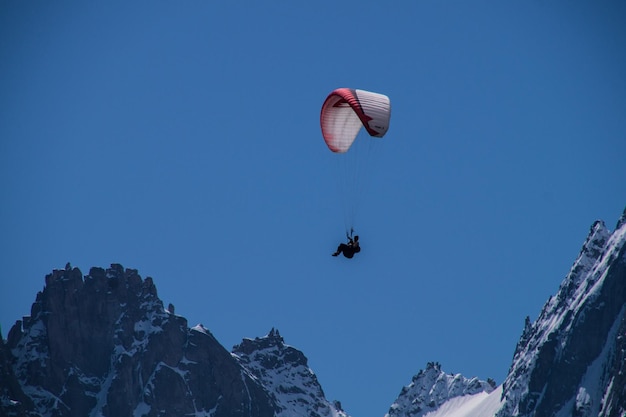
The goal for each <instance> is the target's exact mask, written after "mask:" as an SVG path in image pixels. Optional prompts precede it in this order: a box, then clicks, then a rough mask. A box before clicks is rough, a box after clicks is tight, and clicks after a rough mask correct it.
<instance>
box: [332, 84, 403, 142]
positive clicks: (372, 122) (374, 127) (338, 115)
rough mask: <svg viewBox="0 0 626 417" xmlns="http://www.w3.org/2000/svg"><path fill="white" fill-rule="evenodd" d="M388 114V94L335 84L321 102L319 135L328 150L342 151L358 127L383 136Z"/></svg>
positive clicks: (389, 112)
mask: <svg viewBox="0 0 626 417" xmlns="http://www.w3.org/2000/svg"><path fill="white" fill-rule="evenodd" d="M390 116H391V103H390V101H389V97H387V96H385V95H383V94H378V93H372V92H370V91H365V90H357V89H351V88H338V89H336V90H334V91H333V92H332V93H330V94H329V95H328V97H327V98H326V101H324V104H323V105H322V111H321V115H320V124H321V126H322V136H324V141H326V145H328V148H329V149H330V150H331V151H333V152H336V153H344V152H347V151H348V149H350V146H352V143H353V142H354V139H355V138H356V136H357V134H358V133H359V130H360V129H361V127H364V128H365V130H366V131H367V133H369V135H370V136H373V137H377V138H382V137H383V136H385V133H387V130H388V129H389V118H390Z"/></svg>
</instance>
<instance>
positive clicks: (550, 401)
mask: <svg viewBox="0 0 626 417" xmlns="http://www.w3.org/2000/svg"><path fill="white" fill-rule="evenodd" d="M490 382H491V383H489V384H486V383H484V382H481V381H478V380H476V379H471V380H468V379H466V378H464V377H462V376H461V375H453V374H449V375H448V374H445V373H443V371H442V370H441V367H440V366H439V365H438V364H434V363H429V364H428V366H427V368H426V370H424V371H420V373H418V374H417V375H416V376H414V377H413V380H412V382H411V384H410V385H408V386H405V387H404V388H403V389H402V391H401V392H400V395H399V396H398V398H397V399H396V401H395V402H394V403H393V404H392V406H391V408H390V410H389V413H388V414H387V417H420V416H426V415H427V416H428V417H493V416H494V415H495V416H496V417H624V416H626V210H625V211H624V213H623V214H622V216H621V218H620V219H619V221H618V222H617V226H616V228H615V230H614V231H613V232H611V231H609V229H608V228H607V227H606V225H605V223H604V222H602V221H596V222H594V223H593V225H592V226H591V228H590V230H589V234H588V235H587V238H586V240H585V242H584V244H583V246H582V249H581V250H580V253H579V254H578V257H577V258H576V261H575V262H574V264H573V266H572V268H571V269H570V271H569V273H568V274H567V275H566V277H565V279H564V280H563V282H562V283H561V285H560V287H559V290H558V292H557V294H556V295H555V296H554V297H550V298H549V300H548V301H547V303H546V304H545V306H544V307H543V309H542V311H541V313H540V315H539V317H538V318H537V320H535V322H531V320H530V318H529V317H526V320H525V325H524V329H523V331H522V335H521V337H520V340H519V342H518V343H517V346H516V348H515V352H514V356H513V363H512V364H511V367H510V370H509V373H508V376H507V378H506V379H505V381H504V383H503V384H502V385H501V386H499V387H495V389H494V387H493V385H494V384H493V383H492V381H490Z"/></svg>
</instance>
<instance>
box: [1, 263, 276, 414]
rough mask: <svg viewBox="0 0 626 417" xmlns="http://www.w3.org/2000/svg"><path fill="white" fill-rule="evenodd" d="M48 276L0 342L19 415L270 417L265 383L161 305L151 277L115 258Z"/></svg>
mask: <svg viewBox="0 0 626 417" xmlns="http://www.w3.org/2000/svg"><path fill="white" fill-rule="evenodd" d="M45 282H46V286H45V288H44V290H43V291H42V292H40V293H39V294H37V298H36V301H35V302H34V303H33V306H32V308H31V316H30V317H24V319H23V320H18V322H17V323H16V324H15V325H14V326H13V328H12V329H11V331H10V333H9V336H8V340H7V346H6V349H4V348H3V349H2V354H3V355H8V356H9V359H8V360H6V361H4V363H7V362H8V363H9V364H10V369H9V371H10V372H11V373H12V374H13V376H14V380H16V381H18V383H19V385H20V387H21V388H22V390H23V392H24V393H27V394H28V397H29V399H30V401H31V402H32V404H31V405H30V406H28V408H29V409H27V410H24V412H25V413H27V412H28V413H31V414H33V415H40V416H50V415H52V413H54V415H55V416H59V417H64V416H85V415H101V416H121V415H143V416H157V415H165V416H167V415H172V416H174V415H208V413H210V414H211V415H212V416H215V417H218V416H221V417H240V416H241V417H244V416H245V417H248V416H257V417H265V416H267V417H270V416H273V415H274V411H275V405H274V404H273V403H272V400H271V398H270V397H269V396H268V394H267V392H266V390H265V388H264V387H262V386H261V385H259V384H258V382H257V381H255V380H254V379H252V378H251V377H250V376H249V375H248V374H247V373H246V372H245V370H243V369H242V368H241V366H240V365H239V364H238V363H237V361H235V360H234V359H233V358H232V356H231V355H230V353H229V352H228V351H226V350H225V349H224V348H223V347H222V346H221V345H220V344H219V343H218V342H217V341H216V340H215V338H214V337H213V336H212V335H211V334H210V333H209V332H202V331H195V330H192V329H189V328H188V327H187V321H186V320H185V319H184V318H183V317H180V316H176V315H174V314H172V313H171V311H166V310H165V309H164V308H163V303H162V301H161V300H160V299H159V298H158V297H157V291H156V287H155V286H154V283H153V281H152V279H151V278H146V279H142V278H141V277H140V276H139V274H138V273H137V271H136V270H133V269H124V268H123V267H122V266H121V265H118V264H113V265H111V267H110V268H108V269H103V268H91V270H90V272H89V274H88V275H86V276H85V277H83V276H82V274H81V272H80V270H78V269H77V268H71V266H70V265H66V268H65V269H63V270H55V271H53V272H52V273H51V274H49V275H48V276H46V279H45ZM171 310H173V309H171ZM1 347H2V346H0V348H1ZM0 365H2V364H1V363H0ZM0 393H1V392H0ZM18 394H19V393H18ZM7 395H8V394H7ZM5 400H6V401H5ZM11 401H14V400H12V399H11V398H2V399H0V402H2V403H7V402H8V403H10V404H12V403H11ZM23 404H26V403H25V402H24V403H23ZM13 408H15V407H13ZM24 415H25V414H24Z"/></svg>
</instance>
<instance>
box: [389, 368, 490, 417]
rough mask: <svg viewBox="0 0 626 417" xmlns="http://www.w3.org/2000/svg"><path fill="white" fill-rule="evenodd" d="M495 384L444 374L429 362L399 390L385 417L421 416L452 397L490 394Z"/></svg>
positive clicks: (458, 375) (459, 375)
mask: <svg viewBox="0 0 626 417" xmlns="http://www.w3.org/2000/svg"><path fill="white" fill-rule="evenodd" d="M495 387H496V383H495V381H493V380H492V379H488V380H487V381H481V380H480V379H478V378H471V379H468V378H465V377H464V376H463V375H461V374H446V373H445V372H444V371H443V370H442V369H441V365H440V364H439V363H436V362H429V363H428V364H427V365H426V369H425V370H420V371H419V373H418V374H417V375H415V376H413V378H412V380H411V383H410V384H409V385H407V386H405V387H403V388H402V391H400V394H399V395H398V398H397V399H396V401H395V402H394V403H393V404H392V405H391V407H390V408H389V412H388V413H387V415H386V417H401V416H411V417H422V416H425V415H427V414H428V413H430V412H432V411H435V410H437V409H438V408H439V407H440V406H441V405H442V404H444V403H445V402H447V401H449V400H450V399H453V398H456V397H462V396H465V395H475V394H478V393H481V392H485V393H490V392H492V391H493V390H494V388H495Z"/></svg>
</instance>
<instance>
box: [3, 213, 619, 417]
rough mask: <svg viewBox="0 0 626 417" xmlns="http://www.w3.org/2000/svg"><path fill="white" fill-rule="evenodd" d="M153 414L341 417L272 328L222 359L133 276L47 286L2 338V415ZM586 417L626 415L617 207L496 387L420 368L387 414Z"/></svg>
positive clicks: (209, 339) (66, 279)
mask: <svg viewBox="0 0 626 417" xmlns="http://www.w3.org/2000/svg"><path fill="white" fill-rule="evenodd" d="M157 415H158V416H180V415H186V416H198V417H200V416H201V417H209V416H210V417H266V416H267V417H270V416H271V417H274V416H276V417H288V416H289V417H291V416H295V417H298V416H312V417H347V415H346V413H345V412H344V411H343V410H342V409H341V405H340V404H339V402H330V401H328V400H327V399H326V398H325V396H324V392H323V390H322V387H321V385H320V384H319V382H318V381H317V378H316V376H315V374H314V373H313V371H312V370H311V369H310V368H309V367H308V365H307V359H306V357H305V356H304V354H303V353H302V352H300V351H299V350H297V349H295V348H294V347H291V346H289V345H286V344H285V343H284V340H283V338H282V336H281V335H280V334H279V332H278V331H277V330H275V329H272V330H271V331H270V332H269V333H268V334H267V335H266V336H263V337H258V338H256V339H244V340H243V341H242V342H241V343H240V344H239V345H237V346H235V347H234V348H233V351H232V353H231V352H228V351H227V350H226V349H224V347H223V346H222V345H220V343H219V342H218V341H217V340H216V339H215V338H214V337H213V335H212V334H211V332H210V331H209V330H207V329H206V328H204V327H203V326H201V325H198V326H195V327H193V328H189V327H188V326H187V320H186V319H185V318H183V317H180V316H177V315H176V314H174V306H172V305H170V306H168V308H164V306H163V302H162V301H161V300H160V299H159V298H158V296H157V292H156V287H155V286H154V283H153V282H152V279H151V278H149V277H148V278H146V279H142V278H141V277H140V276H139V275H138V273H137V271H136V270H133V269H124V268H123V267H122V266H120V265H116V264H114V265H111V268H109V269H106V270H105V269H102V268H92V269H91V270H90V272H89V274H88V275H86V276H84V277H83V275H82V273H81V272H80V270H78V269H77V268H71V267H70V265H69V264H68V265H67V266H66V268H65V269H63V270H55V271H53V273H51V274H49V275H48V276H46V285H45V287H44V289H43V291H41V292H40V293H38V294H37V297H36V300H35V302H34V303H33V305H32V309H31V314H30V316H28V317H24V318H23V319H22V320H18V321H17V322H16V324H15V325H14V326H13V328H12V329H11V330H10V332H9V334H8V336H7V340H6V341H4V340H2V338H0V417H3V416H46V417H48V416H50V417H52V416H55V417H57V416H58V417H65V416H92V417H99V416H103V417H104V416H157ZM592 416H593V417H626V210H625V211H624V214H623V215H622V217H621V218H620V220H619V221H618V223H617V226H616V228H615V230H614V231H613V232H611V231H609V229H607V227H606V225H605V224H604V223H603V222H601V221H597V222H595V223H594V224H593V225H592V227H591V230H590V232H589V235H588V237H587V239H586V241H585V242H584V244H583V247H582V249H581V251H580V253H579V255H578V258H577V259H576V261H575V262H574V265H573V266H572V268H571V270H570V271H569V273H568V274H567V275H566V277H565V279H564V280H563V282H562V284H561V286H560V288H559V290H558V292H557V294H556V295H555V296H554V297H550V299H549V300H548V301H547V303H546V305H545V306H544V308H543V309H542V311H541V313H540V314H539V317H538V318H537V319H536V320H535V321H534V322H531V320H530V319H529V318H526V322H525V326H524V329H523V331H522V335H521V337H520V340H519V342H518V343H517V346H516V348H515V352H514V356H513V362H512V364H511V367H510V370H509V374H508V376H507V378H506V379H505V381H504V383H503V384H502V385H500V386H497V387H496V386H495V383H494V382H493V381H491V380H488V381H481V380H479V379H476V378H465V377H463V376H462V375H459V374H447V373H445V372H443V370H442V368H441V366H440V365H439V364H437V363H429V364H428V365H427V367H426V369H425V370H423V371H420V372H419V373H418V374H417V375H415V376H414V377H413V379H412V380H411V382H410V384H409V385H407V386H405V387H404V388H402V390H401V392H400V394H399V395H398V398H397V399H396V400H395V402H394V403H393V404H392V405H391V407H390V409H389V412H388V414H387V416H386V417H592Z"/></svg>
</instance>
